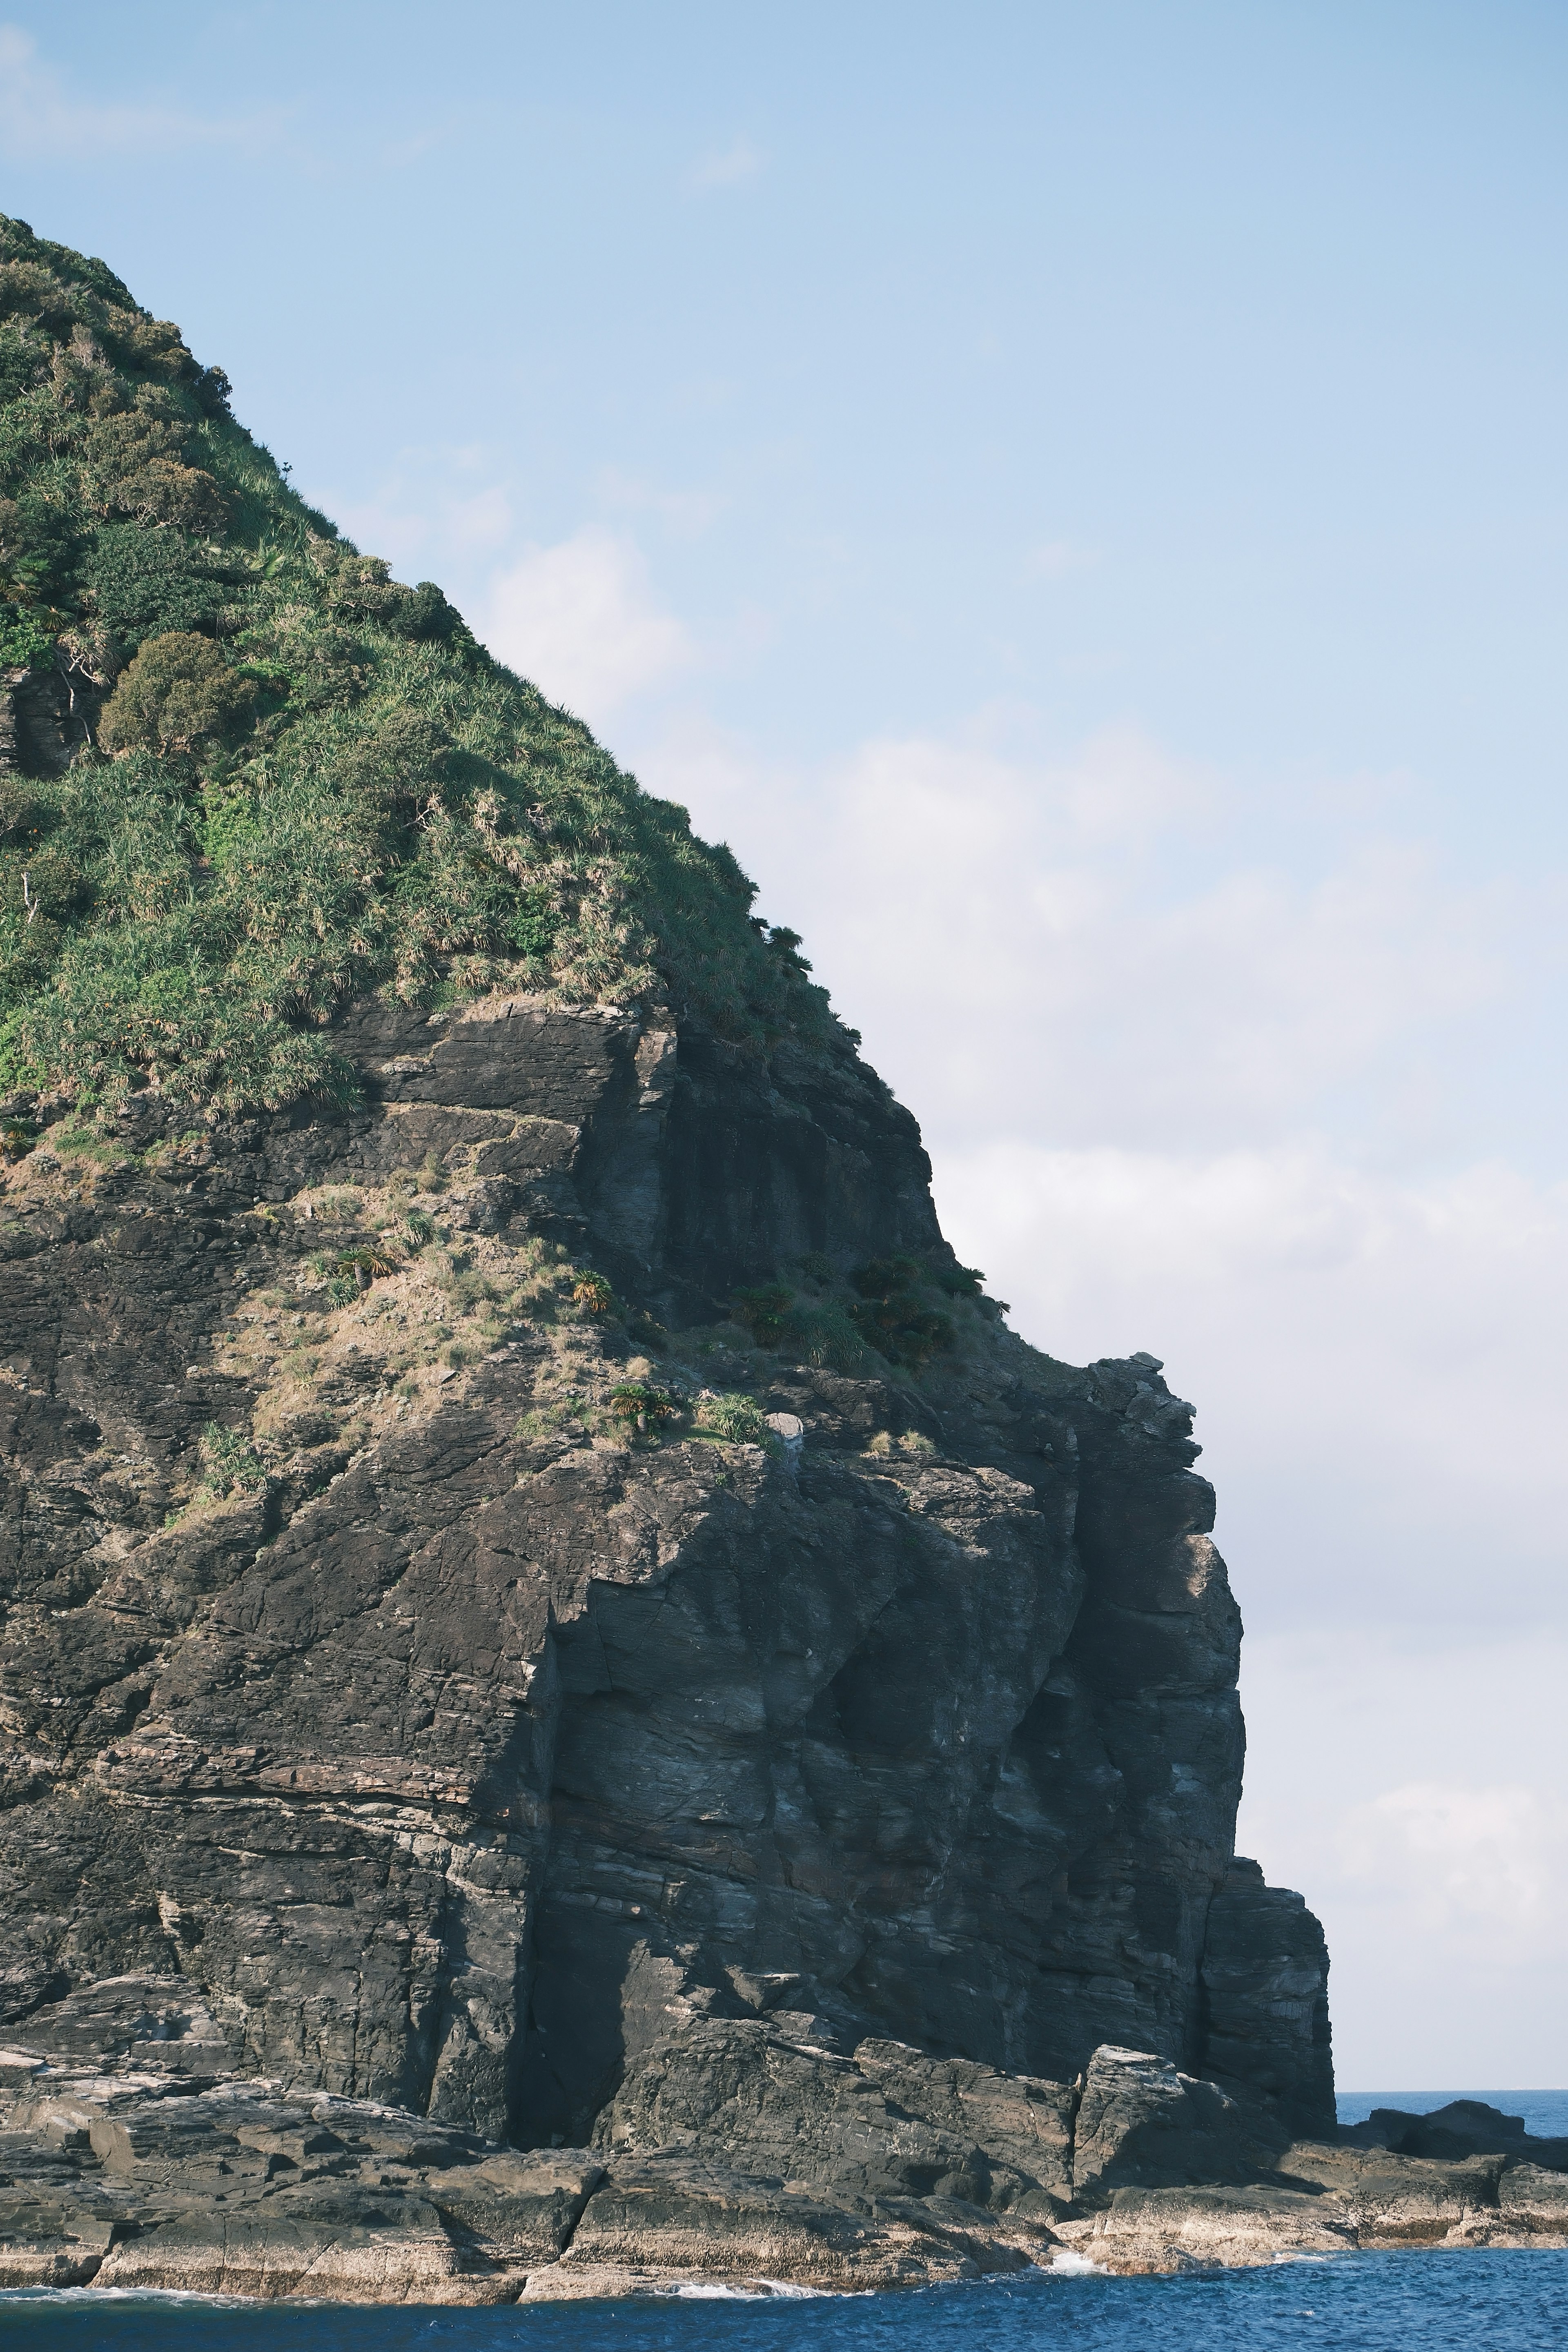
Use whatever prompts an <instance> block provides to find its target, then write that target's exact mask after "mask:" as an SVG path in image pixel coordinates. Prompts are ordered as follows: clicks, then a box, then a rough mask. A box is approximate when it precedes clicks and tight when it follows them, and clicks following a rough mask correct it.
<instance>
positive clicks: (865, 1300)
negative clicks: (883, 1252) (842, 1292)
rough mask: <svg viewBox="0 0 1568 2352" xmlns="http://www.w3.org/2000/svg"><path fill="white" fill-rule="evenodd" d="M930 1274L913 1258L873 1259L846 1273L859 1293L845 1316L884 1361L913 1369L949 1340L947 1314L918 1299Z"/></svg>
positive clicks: (939, 1349)
mask: <svg viewBox="0 0 1568 2352" xmlns="http://www.w3.org/2000/svg"><path fill="white" fill-rule="evenodd" d="M930 1278H931V1277H930V1276H929V1275H927V1273H926V1272H925V1269H924V1268H923V1267H922V1266H921V1265H919V1264H918V1262H917V1261H916V1260H915V1259H914V1258H912V1257H879V1258H873V1259H872V1261H871V1263H870V1265H863V1266H862V1267H861V1268H860V1270H859V1272H858V1274H855V1275H853V1276H851V1277H850V1279H851V1281H852V1282H853V1283H854V1286H855V1287H856V1289H857V1290H858V1292H859V1294H860V1296H859V1297H858V1299H856V1301H855V1303H854V1305H853V1306H852V1307H850V1309H849V1317H850V1320H851V1321H852V1322H853V1324H854V1326H855V1328H856V1329H857V1330H858V1332H860V1333H861V1335H862V1336H863V1338H865V1339H867V1340H868V1342H869V1344H870V1345H871V1346H872V1347H873V1348H875V1349H877V1350H878V1352H879V1354H880V1355H883V1356H886V1357H887V1359H888V1360H889V1363H892V1364H908V1365H910V1367H911V1369H918V1368H919V1367H920V1366H921V1364H923V1363H925V1362H926V1361H927V1360H928V1359H929V1358H930V1357H931V1356H934V1355H936V1354H938V1353H939V1352H940V1351H941V1350H942V1349H947V1348H951V1347H952V1338H953V1333H952V1317H951V1316H947V1315H943V1314H942V1313H940V1312H939V1311H938V1310H937V1309H936V1308H935V1307H925V1306H922V1305H921V1297H920V1286H921V1283H922V1282H924V1281H929V1280H930Z"/></svg>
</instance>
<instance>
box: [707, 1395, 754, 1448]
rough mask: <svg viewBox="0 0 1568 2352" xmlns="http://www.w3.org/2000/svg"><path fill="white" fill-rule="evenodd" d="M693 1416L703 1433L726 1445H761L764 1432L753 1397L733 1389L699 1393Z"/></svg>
mask: <svg viewBox="0 0 1568 2352" xmlns="http://www.w3.org/2000/svg"><path fill="white" fill-rule="evenodd" d="M695 1419H696V1423H697V1426H698V1428H699V1429H700V1430H701V1431H702V1432H703V1433H704V1434H705V1435H707V1436H709V1437H718V1438H722V1439H723V1441H724V1442H725V1444H729V1445H761V1444H762V1443H763V1439H764V1438H765V1437H766V1435H767V1424H766V1423H765V1422H764V1421H763V1416H762V1412H761V1411H760V1410H759V1408H758V1405H757V1402H756V1400H755V1399H754V1398H753V1397H749V1396H741V1395H738V1394H735V1393H733V1392H731V1393H728V1394H724V1395H717V1396H715V1395H706V1396H701V1397H700V1398H699V1399H698V1401H697V1412H696V1415H695Z"/></svg>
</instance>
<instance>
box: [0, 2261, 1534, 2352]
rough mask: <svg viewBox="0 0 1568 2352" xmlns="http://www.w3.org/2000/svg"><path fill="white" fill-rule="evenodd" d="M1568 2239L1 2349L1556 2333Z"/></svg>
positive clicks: (31, 2318) (1496, 2338)
mask: <svg viewBox="0 0 1568 2352" xmlns="http://www.w3.org/2000/svg"><path fill="white" fill-rule="evenodd" d="M1564 2345H1568V2252H1564V2253H1545V2252H1542V2253H1527V2252H1520V2253H1505V2252H1488V2251H1486V2250H1476V2251H1474V2252H1456V2253H1446V2254H1435V2253H1397V2254H1343V2255H1338V2256H1335V2257H1332V2258H1331V2259H1329V2260H1326V2261H1321V2262H1296V2263H1279V2264H1277V2265H1276V2266H1275V2267H1273V2268H1272V2269H1269V2270H1256V2271H1233V2272H1229V2273H1224V2274H1222V2275H1220V2276H1218V2277H1214V2278H1184V2279H1113V2278H1100V2277H1096V2276H1093V2275H1092V2274H1090V2275H1085V2274H1081V2273H1079V2274H1070V2273H1069V2274H1066V2275H1063V2274H1060V2273H1058V2274H1056V2275H1051V2276H1047V2275H1045V2274H1043V2273H1041V2274H1036V2275H1032V2276H1028V2277H1025V2278H1021V2279H1020V2278H1011V2279H1005V2280H997V2281H994V2282H987V2283H985V2284H980V2285H975V2286H962V2287H940V2288H935V2289H932V2290H930V2291H929V2292H926V2293H922V2294H880V2295H810V2296H803V2295H787V2296H785V2295H776V2296H768V2297H766V2298H762V2299H745V2298H742V2297H739V2296H733V2295H724V2296H721V2295H714V2294H707V2295H697V2294H691V2295H679V2296H676V2295H671V2296H668V2297H660V2298H658V2300H656V2301H650V2302H638V2303H615V2304H603V2303H601V2304H592V2303H576V2304H572V2303H567V2304H539V2305H535V2306H533V2307H532V2308H531V2309H530V2308H521V2309H519V2308H515V2307H514V2308H510V2309H507V2310H502V2311H450V2312H448V2311H430V2310H425V2311H405V2310H395V2311H377V2310H361V2309H356V2308H352V2307H350V2306H348V2305H342V2304H339V2305H315V2306H313V2307H311V2306H306V2307H304V2308H300V2307H298V2306H292V2307H290V2306H284V2307H279V2305H260V2306H258V2305H254V2304H251V2305H242V2304H217V2303H202V2302H199V2301H197V2300H196V2299H195V2297H187V2296H181V2295H141V2296H129V2295H128V2296H125V2297H123V2298H120V2297H114V2296H110V2295H97V2296H95V2295H94V2294H92V2293H91V2291H90V2290H86V2291H83V2292H80V2293H75V2294H47V2295H44V2294H39V2295H28V2294H5V2295H0V2347H3V2352H24V2347H25V2348H26V2352H35V2347H36V2352H46V2347H47V2352H99V2347H103V2352H1053V2347H1058V2346H1059V2347H1062V2352H1069V2347H1070V2352H1297V2347H1301V2352H1308V2347H1310V2352H1450V2347H1451V2352H1563V2346H1564Z"/></svg>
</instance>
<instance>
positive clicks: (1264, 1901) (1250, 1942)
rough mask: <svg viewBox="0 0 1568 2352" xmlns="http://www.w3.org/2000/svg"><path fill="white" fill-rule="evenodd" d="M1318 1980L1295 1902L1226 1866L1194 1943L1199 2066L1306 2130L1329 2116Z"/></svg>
mask: <svg viewBox="0 0 1568 2352" xmlns="http://www.w3.org/2000/svg"><path fill="white" fill-rule="evenodd" d="M1328 1979H1329V1955H1328V1949H1327V1947H1326V1946H1325V1944H1324V1942H1323V1931H1322V1929H1321V1927H1320V1926H1319V1925H1318V1922H1317V1920H1316V1919H1315V1918H1314V1917H1313V1916H1312V1914H1311V1913H1310V1911H1309V1910H1308V1908H1307V1906H1306V1905H1305V1903H1304V1902H1303V1901H1302V1900H1301V1897H1300V1895H1292V1894H1289V1893H1288V1892H1287V1891H1286V1890H1285V1889H1284V1888H1282V1887H1278V1886H1266V1885H1264V1883H1263V1873H1262V1872H1261V1870H1259V1868H1258V1864H1256V1863H1255V1862H1245V1861H1243V1860H1241V1859H1240V1858H1239V1857H1237V1859H1236V1860H1234V1861H1233V1862H1232V1863H1231V1865H1230V1867H1229V1869H1228V1870H1227V1871H1226V1874H1225V1877H1224V1879H1223V1881H1222V1882H1221V1885H1220V1888H1219V1892H1218V1893H1217V1894H1216V1895H1215V1899H1214V1902H1213V1903H1212V1904H1211V1906H1209V1916H1208V1931H1207V1935H1206V1937H1205V1944H1204V1958H1203V1984H1204V1994H1205V2003H1206V2030H1205V2035H1204V2065H1205V2071H1206V2072H1207V2073H1208V2074H1215V2075H1217V2076H1219V2077H1220V2079H1221V2080H1222V2081H1229V2082H1232V2083H1235V2084H1239V2085H1241V2086H1242V2087H1243V2088H1244V2089H1246V2090H1249V2091H1251V2092H1253V2093H1254V2094H1256V2093H1258V2092H1262V2093H1264V2094H1265V2095H1268V2097H1270V2098H1273V2099H1274V2100H1276V2101H1277V2102H1278V2103H1279V2106H1280V2108H1281V2111H1282V2112H1283V2113H1285V2114H1286V2115H1288V2116H1289V2117H1290V2119H1291V2120H1292V2121H1293V2122H1294V2123H1297V2124H1299V2125H1300V2127H1301V2128H1302V2129H1303V2130H1306V2131H1311V2130H1314V2129H1320V2128H1321V2126H1322V2123H1323V2121H1324V2119H1325V2117H1328V2116H1332V2114H1333V2112H1334V2067H1333V2054H1332V2048H1331V2038H1330V2032H1329V1995H1328ZM1522 2129H1523V2126H1522V2125H1521V2130H1522Z"/></svg>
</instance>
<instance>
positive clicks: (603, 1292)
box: [572, 1274, 616, 1321]
mask: <svg viewBox="0 0 1568 2352" xmlns="http://www.w3.org/2000/svg"><path fill="white" fill-rule="evenodd" d="M572 1303H573V1305H574V1307H581V1308H582V1309H583V1312H584V1315H591V1316H593V1317H594V1318H595V1321H596V1320H597V1319H598V1318H600V1317H601V1316H605V1315H608V1314H609V1312H610V1310H611V1308H612V1307H614V1306H615V1303H616V1294H615V1292H614V1291H613V1290H612V1289H611V1288H610V1286H609V1284H608V1283H607V1282H606V1281H605V1277H604V1276H603V1275H602V1274H584V1275H582V1276H579V1278H578V1280H577V1281H576V1282H574V1284H573V1286H572Z"/></svg>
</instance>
